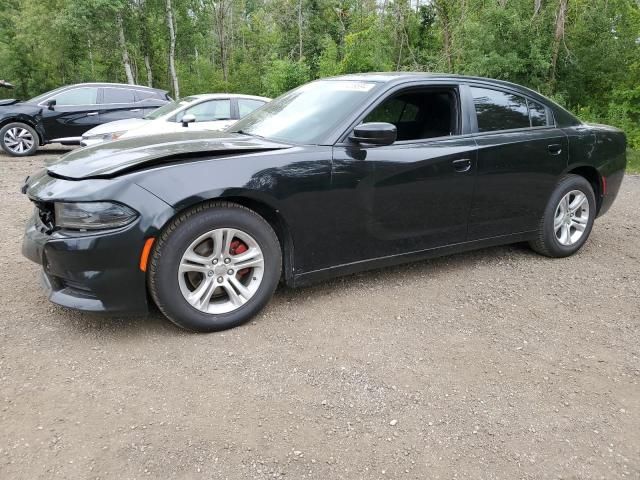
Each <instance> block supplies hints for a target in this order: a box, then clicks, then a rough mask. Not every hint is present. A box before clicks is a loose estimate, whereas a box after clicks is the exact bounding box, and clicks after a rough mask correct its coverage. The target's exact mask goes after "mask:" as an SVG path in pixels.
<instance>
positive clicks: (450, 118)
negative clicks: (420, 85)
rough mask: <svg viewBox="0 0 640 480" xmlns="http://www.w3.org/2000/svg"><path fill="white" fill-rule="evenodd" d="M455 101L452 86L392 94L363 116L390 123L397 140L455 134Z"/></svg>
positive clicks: (368, 120)
mask: <svg viewBox="0 0 640 480" xmlns="http://www.w3.org/2000/svg"><path fill="white" fill-rule="evenodd" d="M457 111H458V110H457V102H456V96H455V93H454V91H453V89H445V90H440V89H424V90H411V91H409V92H404V93H399V94H396V95H393V96H392V97H391V98H388V99H386V100H384V101H383V102H382V103H381V104H380V105H378V106H377V107H376V108H374V109H373V110H372V111H371V112H370V113H369V114H368V115H367V116H366V117H365V119H364V122H365V123H368V122H386V123H392V124H393V125H395V126H396V129H397V130H398V140H423V139H428V138H437V137H446V136H450V135H456V134H457V133H458V132H457V130H458V128H457V125H458V122H457V119H458V115H457Z"/></svg>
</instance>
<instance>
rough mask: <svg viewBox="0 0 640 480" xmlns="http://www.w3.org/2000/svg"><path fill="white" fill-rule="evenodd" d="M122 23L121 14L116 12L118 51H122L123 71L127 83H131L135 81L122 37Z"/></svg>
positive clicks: (125, 43)
mask: <svg viewBox="0 0 640 480" xmlns="http://www.w3.org/2000/svg"><path fill="white" fill-rule="evenodd" d="M122 23H123V22H122V14H121V13H120V12H118V13H117V14H116V24H117V26H118V43H119V44H120V51H121V52H122V65H124V73H125V74H126V75H127V83H129V84H131V85H133V84H134V83H135V82H134V80H133V72H132V70H131V59H130V58H129V51H128V50H127V42H126V40H125V38H124V25H123V24H122Z"/></svg>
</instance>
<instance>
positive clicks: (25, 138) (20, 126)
mask: <svg viewBox="0 0 640 480" xmlns="http://www.w3.org/2000/svg"><path fill="white" fill-rule="evenodd" d="M39 143H40V137H38V133H37V132H36V131H35V129H34V128H32V127H31V126H30V125H27V124H26V123H22V122H12V123H8V124H7V125H5V126H4V127H2V129H0V146H1V147H2V149H3V150H4V151H5V152H6V153H7V154H9V155H11V156H12V157H26V156H28V155H33V154H34V153H36V150H38V145H39Z"/></svg>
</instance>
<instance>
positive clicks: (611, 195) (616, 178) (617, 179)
mask: <svg viewBox="0 0 640 480" xmlns="http://www.w3.org/2000/svg"><path fill="white" fill-rule="evenodd" d="M606 178H607V179H606V182H607V183H606V185H607V186H606V189H607V191H606V194H605V195H604V196H603V197H602V203H601V204H600V209H599V210H598V216H601V215H604V214H605V213H607V211H608V210H609V208H611V205H613V202H614V200H615V199H616V197H617V196H618V192H619V191H620V185H621V184H622V180H623V179H624V170H618V171H616V172H614V173H611V174H610V175H609V176H607V177H606Z"/></svg>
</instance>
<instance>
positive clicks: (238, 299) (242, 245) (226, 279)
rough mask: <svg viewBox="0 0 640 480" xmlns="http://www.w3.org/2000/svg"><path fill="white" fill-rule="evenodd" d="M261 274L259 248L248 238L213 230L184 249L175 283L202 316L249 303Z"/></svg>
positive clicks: (237, 232)
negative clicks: (203, 313) (176, 282)
mask: <svg viewBox="0 0 640 480" xmlns="http://www.w3.org/2000/svg"><path fill="white" fill-rule="evenodd" d="M263 272H264V257H263V254H262V249H261V248H260V245H258V242H256V240H255V239H254V238H253V237H252V236H251V235H249V234H248V233H246V232H243V231H241V230H236V229H233V228H217V229H215V230H212V231H210V232H207V233H205V234H204V235H201V236H200V237H198V238H196V239H195V240H194V241H193V242H192V243H191V245H189V247H187V249H186V251H185V252H184V254H183V255H182V259H181V261H180V266H179V267H178V283H179V285H180V291H181V292H182V295H183V296H184V298H185V299H186V300H187V301H188V302H189V303H190V304H191V305H192V306H193V307H195V308H197V309H198V310H200V311H202V312H205V313H212V314H216V313H227V312H231V311H233V310H235V309H237V308H239V307H241V306H242V305H244V304H245V303H247V302H248V301H249V300H251V298H252V297H253V296H254V295H255V293H256V291H257V290H258V288H259V287H260V283H261V282H262V275H263Z"/></svg>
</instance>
